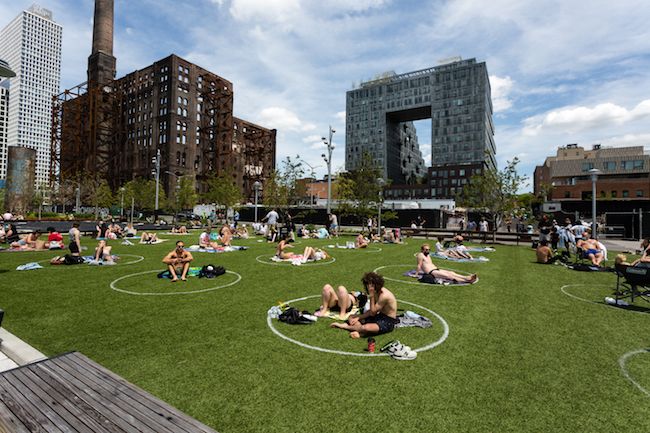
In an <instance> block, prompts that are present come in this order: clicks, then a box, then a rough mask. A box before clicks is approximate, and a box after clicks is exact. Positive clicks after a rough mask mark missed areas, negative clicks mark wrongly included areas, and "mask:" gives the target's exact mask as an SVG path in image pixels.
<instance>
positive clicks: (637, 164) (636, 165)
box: [621, 159, 643, 170]
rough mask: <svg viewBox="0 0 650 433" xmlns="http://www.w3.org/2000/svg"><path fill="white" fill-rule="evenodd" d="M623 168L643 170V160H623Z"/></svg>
mask: <svg viewBox="0 0 650 433" xmlns="http://www.w3.org/2000/svg"><path fill="white" fill-rule="evenodd" d="M621 169H623V170H642V169H643V160H642V159H637V160H635V161H622V162H621Z"/></svg>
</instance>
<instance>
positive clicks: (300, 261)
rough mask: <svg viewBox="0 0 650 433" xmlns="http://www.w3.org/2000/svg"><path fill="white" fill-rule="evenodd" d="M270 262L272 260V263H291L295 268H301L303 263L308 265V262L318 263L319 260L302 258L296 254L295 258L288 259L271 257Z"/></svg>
mask: <svg viewBox="0 0 650 433" xmlns="http://www.w3.org/2000/svg"><path fill="white" fill-rule="evenodd" d="M269 260H271V261H272V262H291V264H292V265H295V266H300V265H302V264H303V263H307V262H316V261H317V260H314V259H312V258H311V257H309V258H304V257H303V256H302V254H294V255H293V256H291V257H290V258H288V259H281V258H279V257H278V256H271V257H269Z"/></svg>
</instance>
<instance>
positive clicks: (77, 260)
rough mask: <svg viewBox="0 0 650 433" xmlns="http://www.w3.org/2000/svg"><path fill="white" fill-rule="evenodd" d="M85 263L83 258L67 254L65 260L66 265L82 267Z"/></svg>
mask: <svg viewBox="0 0 650 433" xmlns="http://www.w3.org/2000/svg"><path fill="white" fill-rule="evenodd" d="M83 262H84V258H83V257H81V256H73V255H72V254H66V255H65V259H64V260H63V264H64V265H80V264H81V263H83Z"/></svg>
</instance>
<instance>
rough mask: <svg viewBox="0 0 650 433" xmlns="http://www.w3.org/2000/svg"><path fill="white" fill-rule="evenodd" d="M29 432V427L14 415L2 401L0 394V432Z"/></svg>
mask: <svg viewBox="0 0 650 433" xmlns="http://www.w3.org/2000/svg"><path fill="white" fill-rule="evenodd" d="M9 432H11V433H29V429H28V428H27V427H25V424H23V423H22V422H21V421H20V420H19V419H18V418H16V415H14V413H13V412H12V411H11V410H10V409H9V408H8V407H7V406H6V405H5V404H4V403H3V402H2V397H1V396H0V433H9Z"/></svg>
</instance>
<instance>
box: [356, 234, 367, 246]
mask: <svg viewBox="0 0 650 433" xmlns="http://www.w3.org/2000/svg"><path fill="white" fill-rule="evenodd" d="M354 246H355V248H365V247H367V246H368V241H367V240H366V239H364V237H363V230H361V232H360V233H359V236H357V239H356V241H355V245H354Z"/></svg>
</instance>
